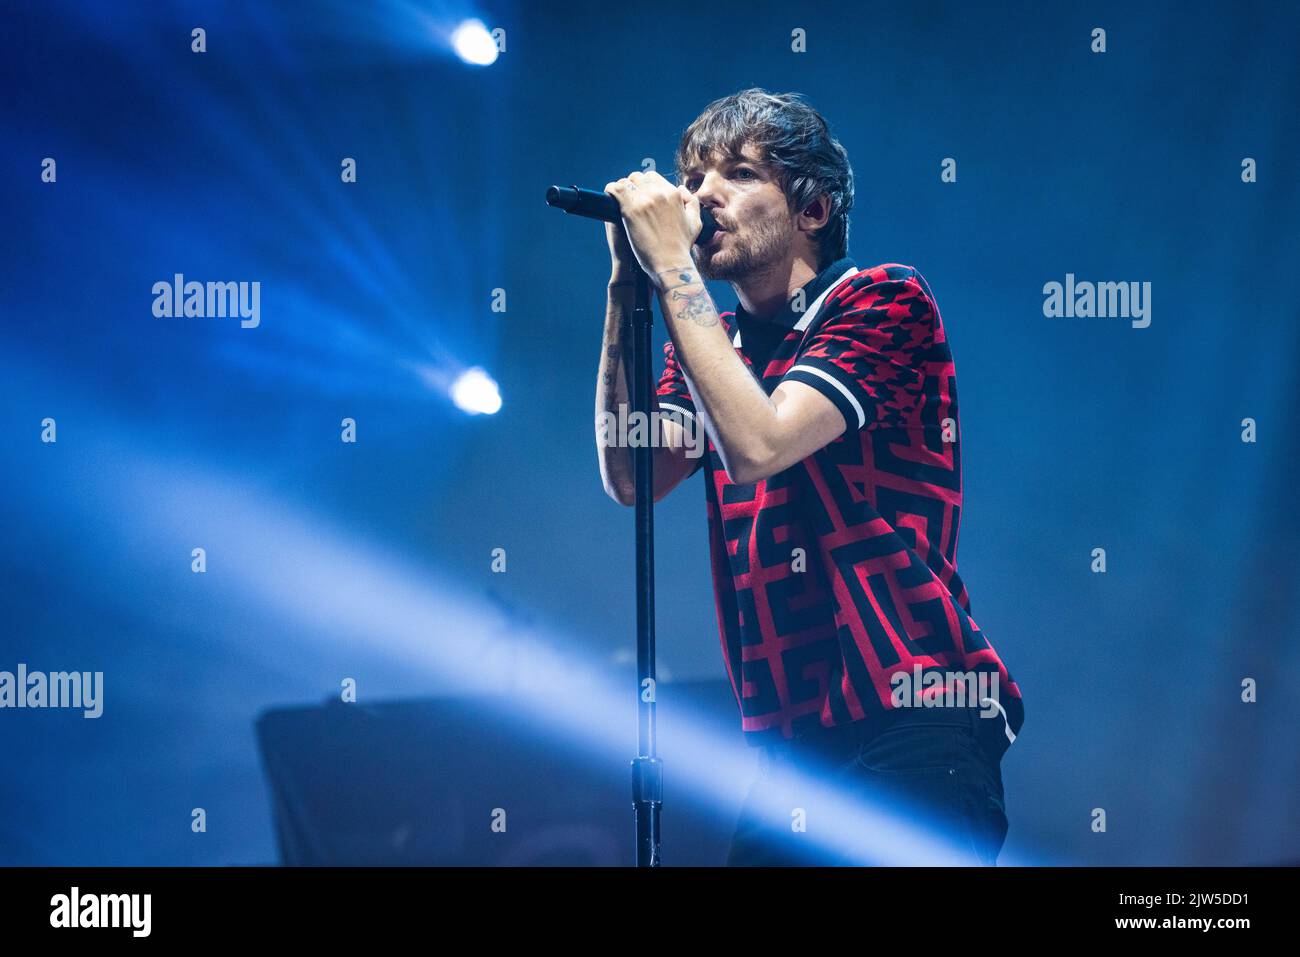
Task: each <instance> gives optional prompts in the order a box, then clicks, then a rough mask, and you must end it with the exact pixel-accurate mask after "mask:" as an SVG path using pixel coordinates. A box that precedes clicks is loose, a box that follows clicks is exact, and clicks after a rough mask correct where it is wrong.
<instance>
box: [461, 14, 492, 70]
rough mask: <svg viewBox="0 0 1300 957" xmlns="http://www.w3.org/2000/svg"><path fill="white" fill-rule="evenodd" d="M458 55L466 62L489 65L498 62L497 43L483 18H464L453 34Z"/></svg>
mask: <svg viewBox="0 0 1300 957" xmlns="http://www.w3.org/2000/svg"><path fill="white" fill-rule="evenodd" d="M451 45H452V46H453V47H454V48H455V50H456V55H457V56H458V57H460V58H461V59H462V60H464V61H465V62H466V63H472V64H474V65H475V66H488V65H490V64H492V63H495V62H496V59H497V44H496V41H495V40H493V39H492V34H491V33H489V32H488V28H487V27H486V26H484V25H483V21H482V20H464V21H462V22H461V25H460V26H458V27H457V28H456V29H455V31H454V32H453V33H452V35H451Z"/></svg>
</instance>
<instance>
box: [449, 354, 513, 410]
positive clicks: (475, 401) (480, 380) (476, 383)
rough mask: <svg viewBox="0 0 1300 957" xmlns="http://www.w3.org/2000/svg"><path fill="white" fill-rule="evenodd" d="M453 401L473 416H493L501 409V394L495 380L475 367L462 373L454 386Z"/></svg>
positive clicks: (452, 390) (452, 388)
mask: <svg viewBox="0 0 1300 957" xmlns="http://www.w3.org/2000/svg"><path fill="white" fill-rule="evenodd" d="M451 401H453V402H455V403H456V408H458V409H461V410H462V411H465V412H468V413H470V414H471V415H478V414H479V413H483V414H485V415H493V414H495V413H496V412H498V411H500V409H501V392H500V390H498V389H497V384H496V382H495V380H493V378H492V377H491V376H490V375H488V374H487V373H486V372H484V371H483V370H482V369H480V368H479V367H478V366H475V367H474V368H473V369H469V370H467V371H465V372H462V373H461V374H460V377H459V378H458V379H456V381H455V382H454V383H453V384H452V387H451Z"/></svg>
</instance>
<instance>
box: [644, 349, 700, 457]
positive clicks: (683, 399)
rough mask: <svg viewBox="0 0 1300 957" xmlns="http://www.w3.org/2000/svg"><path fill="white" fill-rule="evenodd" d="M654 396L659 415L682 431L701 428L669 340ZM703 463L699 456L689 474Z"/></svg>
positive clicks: (693, 401)
mask: <svg viewBox="0 0 1300 957" xmlns="http://www.w3.org/2000/svg"><path fill="white" fill-rule="evenodd" d="M655 395H657V396H658V402H659V412H660V414H662V415H671V416H673V417H674V418H676V419H677V420H678V421H679V422H680V423H681V426H682V428H683V429H690V430H692V431H694V430H696V429H699V428H701V426H700V421H699V418H698V417H697V416H696V414H695V400H694V399H692V398H691V392H690V389H689V388H688V387H687V385H686V376H685V375H683V374H682V367H681V365H679V364H678V362H677V353H676V351H675V350H674V349H673V343H672V340H671V339H670V340H668V341H667V342H665V343H664V371H663V374H662V375H660V376H659V386H658V388H657V389H655ZM703 463H704V456H702V455H701V456H700V457H699V459H698V460H697V461H696V463H695V466H694V468H692V469H691V471H690V474H691V475H694V474H695V473H696V472H697V471H699V468H700V466H701V465H702V464H703Z"/></svg>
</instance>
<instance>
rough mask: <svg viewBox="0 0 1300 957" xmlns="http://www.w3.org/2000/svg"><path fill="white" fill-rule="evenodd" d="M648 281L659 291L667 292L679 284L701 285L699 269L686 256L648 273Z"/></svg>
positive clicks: (702, 282)
mask: <svg viewBox="0 0 1300 957" xmlns="http://www.w3.org/2000/svg"><path fill="white" fill-rule="evenodd" d="M650 283H651V285H653V286H654V287H655V289H656V290H658V291H659V292H667V291H669V290H670V289H676V288H677V287H679V286H690V285H703V284H704V280H703V279H701V278H700V274H699V270H697V269H696V268H695V264H694V263H693V262H691V261H690V258H689V257H687V258H686V259H685V260H684V261H679V263H678V264H677V265H675V266H667V267H665V268H663V269H659V270H656V271H655V272H653V273H651V274H650Z"/></svg>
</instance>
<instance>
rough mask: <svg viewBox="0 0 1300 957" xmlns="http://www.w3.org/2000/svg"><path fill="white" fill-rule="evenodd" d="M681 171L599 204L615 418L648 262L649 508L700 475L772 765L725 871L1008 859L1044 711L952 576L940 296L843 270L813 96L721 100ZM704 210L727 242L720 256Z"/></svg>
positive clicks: (836, 192) (949, 401) (611, 482)
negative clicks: (1012, 780) (1021, 747)
mask: <svg viewBox="0 0 1300 957" xmlns="http://www.w3.org/2000/svg"><path fill="white" fill-rule="evenodd" d="M676 165H677V170H676V173H677V180H678V183H679V184H680V185H677V186H674V185H672V184H670V183H669V182H668V181H667V180H665V179H664V178H663V177H662V176H660V175H659V174H658V173H655V172H649V173H642V172H633V173H630V174H628V175H627V176H626V177H624V178H623V179H620V180H618V181H616V182H613V183H610V184H608V185H607V186H606V187H605V189H606V191H607V192H608V193H610V195H612V196H614V197H615V198H616V199H617V200H618V203H619V207H620V210H621V212H622V215H623V222H622V224H614V225H610V226H608V227H607V233H608V238H609V247H610V252H611V256H612V260H613V269H612V273H611V276H610V282H609V294H608V306H607V311H606V320H605V332H604V348H603V350H602V354H601V361H600V369H599V378H598V382H597V393H596V413H597V418H598V421H602V420H603V421H605V422H608V421H609V418H608V417H609V416H610V415H613V416H615V417H617V416H618V415H619V410H620V408H623V409H624V414H626V403H627V401H628V388H627V382H626V380H625V377H624V371H623V362H622V353H623V349H624V344H625V343H624V333H625V330H624V320H625V318H626V317H627V316H628V315H630V312H631V309H632V293H633V277H634V275H635V271H636V269H637V268H638V267H639V268H641V269H643V270H645V272H646V274H647V275H648V276H649V277H650V282H651V283H652V285H653V287H654V288H655V289H656V290H657V292H658V297H659V303H660V306H661V309H662V312H663V316H664V321H665V323H666V324H667V328H668V333H669V336H670V338H671V341H670V342H669V343H667V344H666V345H665V347H664V356H665V363H664V370H663V375H662V377H661V378H660V381H659V387H658V393H657V395H656V397H655V406H656V411H655V414H654V415H653V416H652V420H653V423H652V424H653V427H654V428H656V429H658V430H659V431H658V433H657V434H656V435H655V436H654V437H653V438H652V439H651V442H652V444H654V453H653V454H654V497H655V500H656V501H657V500H659V499H661V498H662V497H663V496H664V495H666V494H668V492H669V491H671V490H672V489H673V488H674V487H676V486H677V485H678V483H680V482H681V481H682V480H683V479H685V478H687V477H688V476H689V475H691V474H692V473H693V472H694V471H695V470H696V469H697V468H698V467H699V466H701V465H703V468H704V472H705V479H706V481H705V491H706V499H707V505H708V521H709V540H710V549H711V557H712V568H713V587H714V596H715V600H716V604H717V619H718V628H719V632H720V636H721V642H722V652H723V660H724V662H725V664H726V668H727V673H728V676H729V678H730V680H731V686H732V690H733V692H734V693H735V696H736V701H737V703H738V704H739V706H740V713H741V725H742V729H743V731H744V734H745V736H746V739H747V740H748V741H749V742H750V743H751V744H754V745H757V746H759V747H761V749H762V751H761V755H760V763H761V767H762V771H761V773H760V775H759V777H758V779H757V780H756V781H755V782H754V783H753V784H752V785H751V787H750V789H749V793H748V795H747V796H746V799H745V804H744V807H743V808H742V811H741V814H740V819H739V821H738V822H737V825H736V829H735V833H734V835H733V837H732V841H731V848H730V852H729V854H728V859H727V863H728V864H733V865H738V864H759V865H790V864H865V863H873V862H882V861H883V862H890V863H921V864H924V863H971V864H984V865H991V864H994V863H995V862H996V858H997V854H998V852H999V851H1000V850H1001V847H1002V844H1003V841H1004V840H1005V837H1006V831H1007V818H1006V814H1005V805H1004V799H1003V789H1002V775H1001V767H1000V765H1001V759H1002V755H1003V754H1004V753H1005V751H1006V749H1007V748H1008V747H1009V745H1010V744H1011V742H1012V741H1014V740H1015V736H1016V734H1017V733H1018V732H1019V731H1020V727H1021V724H1022V723H1023V721H1024V709H1023V706H1022V703H1021V696H1020V689H1019V688H1018V687H1017V686H1016V684H1015V682H1014V681H1013V680H1012V677H1011V675H1010V673H1009V672H1008V670H1007V668H1006V667H1005V666H1004V665H1003V663H1002V661H1001V659H1000V658H999V657H998V654H997V652H995V651H994V649H993V647H992V646H991V645H990V644H989V642H988V640H987V639H986V638H985V636H984V634H983V632H981V631H980V629H979V626H978V625H976V624H975V622H974V620H973V619H972V618H971V614H970V600H969V598H968V596H967V594H966V588H965V586H964V585H963V583H962V580H961V577H960V576H959V575H958V574H957V532H958V522H959V519H960V516H961V504H962V491H961V445H960V439H959V437H960V429H959V427H958V418H957V383H956V374H955V369H954V366H953V360H952V354H951V352H950V351H949V348H948V341H947V336H946V333H945V331H944V326H943V322H942V320H941V319H940V317H939V308H938V306H937V305H936V303H935V299H934V296H933V294H932V293H931V291H930V287H929V285H928V284H927V283H926V281H925V279H924V278H922V276H921V274H920V273H919V272H917V271H916V270H915V269H913V268H912V267H910V266H903V265H898V264H894V263H887V264H884V265H879V266H874V267H872V268H870V269H859V268H858V267H857V265H856V264H855V263H854V262H853V261H852V260H851V259H849V258H848V213H849V210H850V209H851V207H852V205H853V173H852V170H851V169H850V167H849V163H848V156H847V154H846V152H845V150H844V148H843V147H842V146H841V145H840V143H839V142H838V141H837V140H836V139H834V137H832V135H831V133H830V130H829V128H828V126H827V124H826V121H825V120H824V119H823V118H822V117H821V116H820V115H819V114H818V113H817V112H816V111H815V110H813V109H812V108H811V107H810V106H808V105H807V104H806V103H805V102H803V101H802V99H801V98H800V97H799V96H798V95H796V94H782V95H776V94H770V93H767V92H766V91H764V90H759V89H751V90H745V91H743V92H741V93H737V94H735V95H732V96H728V97H725V98H723V99H721V100H718V101H716V102H714V103H712V104H710V105H709V107H708V108H707V109H706V110H705V111H704V113H703V114H701V115H700V116H699V118H698V119H696V120H695V121H694V122H693V123H692V124H691V125H690V126H689V127H688V128H687V130H686V132H685V133H684V134H683V136H682V140H681V143H680V145H679V146H678V149H677V156H676ZM702 206H707V207H708V208H709V210H710V212H711V213H712V214H713V216H714V218H715V219H716V220H717V222H718V226H719V231H718V233H717V234H716V235H715V236H714V237H713V238H712V239H711V240H709V241H708V243H707V244H705V245H704V246H703V247H701V246H696V245H694V239H695V237H696V236H697V235H698V234H699V230H700V208H701V207H702ZM706 278H707V279H718V280H726V281H727V282H729V283H730V284H731V287H732V289H733V290H734V291H735V294H736V298H737V300H738V304H737V306H736V309H735V311H734V313H733V312H726V313H722V314H719V313H718V311H717V308H716V306H715V305H714V303H713V300H712V298H711V297H710V295H709V292H708V290H707V288H706V287H705V285H704V279H706ZM661 413H662V414H661ZM698 428H703V430H704V433H705V435H706V436H707V439H708V441H707V451H706V452H705V453H704V455H703V456H700V455H699V451H700V448H699V445H700V444H699V443H697V442H693V441H690V439H691V438H693V437H694V436H695V435H697V433H696V432H695V431H694V430H696V429H698ZM599 431H601V430H599V429H598V432H599ZM597 448H598V455H599V460H600V471H601V478H602V480H603V482H604V486H605V490H606V491H607V492H608V494H609V495H610V496H611V497H612V498H614V499H615V500H616V501H618V502H619V503H621V504H623V505H632V504H634V502H635V486H634V482H633V474H632V467H631V455H630V452H629V450H628V449H626V448H621V447H616V446H615V445H614V444H613V443H611V442H610V441H609V440H608V437H607V436H606V437H604V438H602V439H598V442H597ZM846 809H847V811H846ZM859 812H864V813H859ZM868 812H869V813H868Z"/></svg>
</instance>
